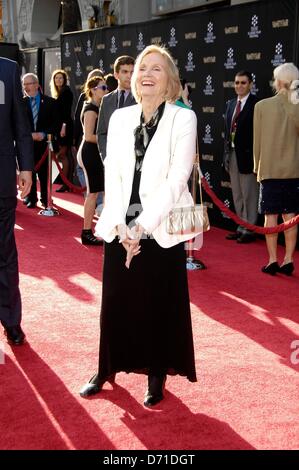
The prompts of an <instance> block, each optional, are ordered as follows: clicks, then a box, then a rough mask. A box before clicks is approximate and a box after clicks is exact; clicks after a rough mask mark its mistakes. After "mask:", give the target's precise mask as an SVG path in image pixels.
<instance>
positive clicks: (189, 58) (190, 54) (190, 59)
mask: <svg viewBox="0 0 299 470" xmlns="http://www.w3.org/2000/svg"><path fill="white" fill-rule="evenodd" d="M192 61H193V53H192V52H188V62H192Z"/></svg>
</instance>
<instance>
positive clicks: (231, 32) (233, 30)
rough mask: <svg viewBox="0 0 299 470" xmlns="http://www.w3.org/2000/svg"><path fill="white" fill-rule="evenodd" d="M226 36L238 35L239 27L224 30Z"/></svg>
mask: <svg viewBox="0 0 299 470" xmlns="http://www.w3.org/2000/svg"><path fill="white" fill-rule="evenodd" d="M224 32H225V34H237V33H238V32H239V26H229V27H227V28H224Z"/></svg>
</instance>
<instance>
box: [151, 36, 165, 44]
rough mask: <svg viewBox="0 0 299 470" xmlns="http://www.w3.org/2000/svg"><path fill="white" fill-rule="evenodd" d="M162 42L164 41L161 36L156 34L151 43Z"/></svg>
mask: <svg viewBox="0 0 299 470" xmlns="http://www.w3.org/2000/svg"><path fill="white" fill-rule="evenodd" d="M161 42H162V37H161V36H156V37H154V38H151V44H161Z"/></svg>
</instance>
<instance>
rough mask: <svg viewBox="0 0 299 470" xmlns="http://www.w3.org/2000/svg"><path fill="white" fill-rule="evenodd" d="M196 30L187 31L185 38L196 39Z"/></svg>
mask: <svg viewBox="0 0 299 470" xmlns="http://www.w3.org/2000/svg"><path fill="white" fill-rule="evenodd" d="M196 37H197V35H196V31H193V32H192V33H185V39H196Z"/></svg>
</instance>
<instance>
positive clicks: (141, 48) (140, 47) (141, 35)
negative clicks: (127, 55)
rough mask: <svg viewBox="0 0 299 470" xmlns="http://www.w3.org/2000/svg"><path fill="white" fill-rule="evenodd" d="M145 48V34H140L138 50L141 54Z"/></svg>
mask: <svg viewBox="0 0 299 470" xmlns="http://www.w3.org/2000/svg"><path fill="white" fill-rule="evenodd" d="M144 48H145V44H144V42H143V34H142V33H139V34H138V43H137V46H136V49H137V50H138V51H140V52H141V51H143V49H144Z"/></svg>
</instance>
